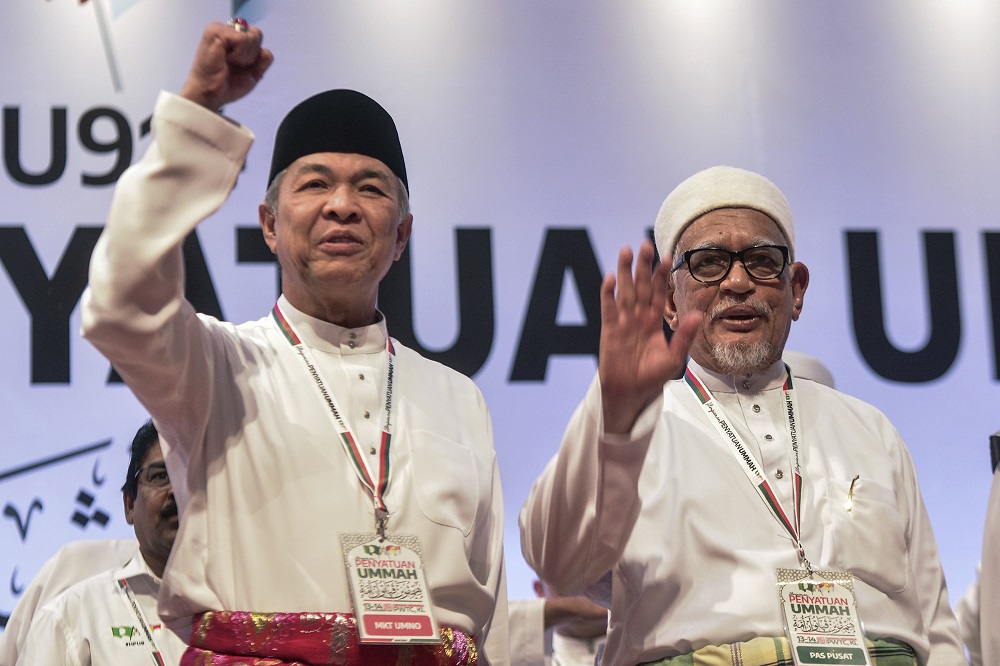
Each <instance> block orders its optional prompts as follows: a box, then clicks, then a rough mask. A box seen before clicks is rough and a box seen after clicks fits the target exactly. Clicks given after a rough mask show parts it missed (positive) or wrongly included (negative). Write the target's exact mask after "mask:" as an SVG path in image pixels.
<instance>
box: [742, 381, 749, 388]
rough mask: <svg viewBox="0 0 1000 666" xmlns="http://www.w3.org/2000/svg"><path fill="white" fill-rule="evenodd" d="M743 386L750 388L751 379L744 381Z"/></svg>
mask: <svg viewBox="0 0 1000 666" xmlns="http://www.w3.org/2000/svg"><path fill="white" fill-rule="evenodd" d="M743 388H745V389H749V388H750V382H749V381H746V382H743Z"/></svg>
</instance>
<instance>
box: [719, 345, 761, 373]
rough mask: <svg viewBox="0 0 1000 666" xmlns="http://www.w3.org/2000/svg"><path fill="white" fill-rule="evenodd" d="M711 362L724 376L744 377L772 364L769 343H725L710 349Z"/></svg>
mask: <svg viewBox="0 0 1000 666" xmlns="http://www.w3.org/2000/svg"><path fill="white" fill-rule="evenodd" d="M711 354H712V360H713V361H714V362H715V365H716V367H717V368H719V370H720V371H721V372H722V373H723V374H726V375H745V374H751V373H754V372H760V371H761V370H764V369H766V368H768V367H770V365H771V364H772V363H773V362H774V359H773V358H772V357H773V356H774V350H773V347H772V346H771V343H770V342H760V341H757V342H754V341H742V340H739V341H733V342H730V341H726V342H719V343H717V344H715V345H713V346H712V348H711Z"/></svg>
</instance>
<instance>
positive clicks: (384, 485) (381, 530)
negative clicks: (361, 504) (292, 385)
mask: <svg viewBox="0 0 1000 666" xmlns="http://www.w3.org/2000/svg"><path fill="white" fill-rule="evenodd" d="M271 317H272V319H273V321H274V324H275V326H277V328H278V330H279V331H281V333H282V334H283V335H284V336H285V339H286V340H288V342H289V343H290V344H291V345H292V346H293V347H295V351H296V352H297V353H298V354H299V356H300V357H301V358H302V361H303V362H304V363H305V367H306V372H308V373H309V377H310V378H311V379H312V380H313V382H314V383H315V384H316V388H317V390H318V391H319V394H320V397H321V398H322V400H323V403H324V404H325V405H326V407H327V413H328V414H329V416H330V418H331V419H332V420H333V424H334V427H335V428H336V430H337V433H338V434H339V435H340V443H341V445H343V447H344V452H345V453H346V454H347V458H348V459H349V460H350V461H351V464H352V466H353V468H354V472H355V474H357V475H358V479H359V480H360V481H361V485H363V486H364V487H365V488H366V489H367V490H368V492H369V493H370V494H371V496H372V503H373V504H374V506H375V529H376V531H377V532H378V534H379V536H381V537H382V538H385V527H386V522H387V521H388V519H389V512H388V510H387V509H386V507H385V502H384V501H383V499H382V498H383V497H384V496H385V493H386V491H387V490H388V488H389V472H390V469H389V443H390V440H391V439H392V379H393V373H394V369H395V367H394V364H393V358H394V357H395V355H396V350H395V349H393V347H392V340H390V339H389V337H388V336H386V341H385V348H386V351H387V352H388V353H389V354H388V364H387V368H386V380H385V422H384V424H383V426H382V437H381V441H380V442H379V451H378V478H377V479H375V478H372V476H371V474H370V473H369V471H368V467H367V466H366V465H365V463H364V459H363V457H362V454H361V450H360V449H359V448H358V443H357V439H356V438H355V437H354V435H353V434H352V433H351V430H350V428H348V427H347V423H346V422H345V421H344V418H343V416H342V415H341V412H340V410H339V409H337V405H336V403H334V401H333V395H332V394H331V393H330V391H329V389H327V387H326V383H325V382H324V381H323V378H322V377H321V376H320V374H319V369H318V368H317V367H316V365H315V364H314V363H313V362H312V360H311V359H310V358H309V353H308V352H307V351H306V346H305V345H304V344H302V341H301V339H300V338H299V336H298V334H297V333H296V332H295V328H294V327H293V326H292V324H291V322H289V321H288V320H287V319H285V316H284V315H283V314H282V313H281V310H280V309H279V308H278V304H277V303H275V305H274V308H273V309H272V310H271Z"/></svg>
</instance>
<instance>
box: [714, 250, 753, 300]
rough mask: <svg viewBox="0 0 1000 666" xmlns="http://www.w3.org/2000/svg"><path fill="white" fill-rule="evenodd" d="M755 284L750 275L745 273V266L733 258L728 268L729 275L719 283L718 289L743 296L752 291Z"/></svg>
mask: <svg viewBox="0 0 1000 666" xmlns="http://www.w3.org/2000/svg"><path fill="white" fill-rule="evenodd" d="M756 286H757V284H756V283H755V282H754V281H753V278H752V277H750V273H748V272H747V268H746V266H744V265H743V262H742V261H741V260H740V259H738V258H733V264H732V266H730V267H729V273H727V274H726V277H724V278H723V279H722V282H720V283H719V288H720V289H725V290H727V291H733V292H736V293H738V294H743V293H746V292H748V291H753V290H754V288H756Z"/></svg>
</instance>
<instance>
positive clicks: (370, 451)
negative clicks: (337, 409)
mask: <svg viewBox="0 0 1000 666" xmlns="http://www.w3.org/2000/svg"><path fill="white" fill-rule="evenodd" d="M368 453H370V454H372V455H375V447H374V446H373V447H372V448H370V449H368ZM778 474H781V470H780V469H779V470H778ZM778 478H779V479H780V478H781V477H780V476H779V477H778Z"/></svg>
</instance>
